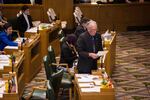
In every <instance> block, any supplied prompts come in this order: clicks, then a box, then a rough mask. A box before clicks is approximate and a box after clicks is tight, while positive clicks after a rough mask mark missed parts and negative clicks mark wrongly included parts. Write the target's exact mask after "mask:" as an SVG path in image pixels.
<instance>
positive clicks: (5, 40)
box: [0, 32, 18, 51]
mask: <svg viewBox="0 0 150 100" xmlns="http://www.w3.org/2000/svg"><path fill="white" fill-rule="evenodd" d="M7 45H9V46H18V43H15V42H13V41H12V37H11V35H7V33H6V32H1V33H0V50H1V51H3V49H4V48H5V47H6V46H7Z"/></svg>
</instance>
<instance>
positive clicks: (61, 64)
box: [52, 63, 71, 74]
mask: <svg viewBox="0 0 150 100" xmlns="http://www.w3.org/2000/svg"><path fill="white" fill-rule="evenodd" d="M52 65H55V66H65V67H66V68H67V71H68V72H69V74H71V72H70V69H69V66H68V64H67V63H59V64H56V63H52Z"/></svg>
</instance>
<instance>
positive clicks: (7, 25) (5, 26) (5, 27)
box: [3, 23, 12, 30]
mask: <svg viewBox="0 0 150 100" xmlns="http://www.w3.org/2000/svg"><path fill="white" fill-rule="evenodd" d="M9 27H12V25H11V24H10V23H6V24H5V25H4V26H3V29H4V30H7V29H8V28H9Z"/></svg>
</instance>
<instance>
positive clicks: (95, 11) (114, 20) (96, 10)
mask: <svg viewBox="0 0 150 100" xmlns="http://www.w3.org/2000/svg"><path fill="white" fill-rule="evenodd" d="M22 5H23V4H17V5H16V4H11V5H9V4H5V5H3V4H0V8H2V11H3V13H4V15H5V16H6V17H7V18H11V17H14V16H16V14H17V12H18V11H19V9H20V8H21V6H22ZM29 6H30V9H31V10H30V11H31V15H32V17H33V20H41V21H42V22H48V17H47V14H46V12H47V9H48V8H53V9H54V10H55V12H56V14H57V16H58V17H59V19H60V20H62V21H63V20H66V21H67V23H68V24H67V28H70V29H71V28H73V27H74V17H73V10H74V6H79V7H80V8H81V10H82V12H83V14H84V15H85V16H87V17H89V18H91V19H93V20H95V21H97V23H98V27H99V31H106V30H107V29H110V30H113V29H114V30H116V31H126V29H127V27H128V26H145V25H150V10H149V9H150V3H143V4H139V3H132V4H100V5H98V4H95V5H91V4H76V5H73V0H43V4H42V5H30V4H29Z"/></svg>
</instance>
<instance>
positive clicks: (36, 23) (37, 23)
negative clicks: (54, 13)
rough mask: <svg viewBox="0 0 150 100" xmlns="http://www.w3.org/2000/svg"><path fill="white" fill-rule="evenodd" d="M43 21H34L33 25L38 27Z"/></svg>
mask: <svg viewBox="0 0 150 100" xmlns="http://www.w3.org/2000/svg"><path fill="white" fill-rule="evenodd" d="M40 23H41V21H32V24H33V26H35V27H38V26H39V24H40Z"/></svg>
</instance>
